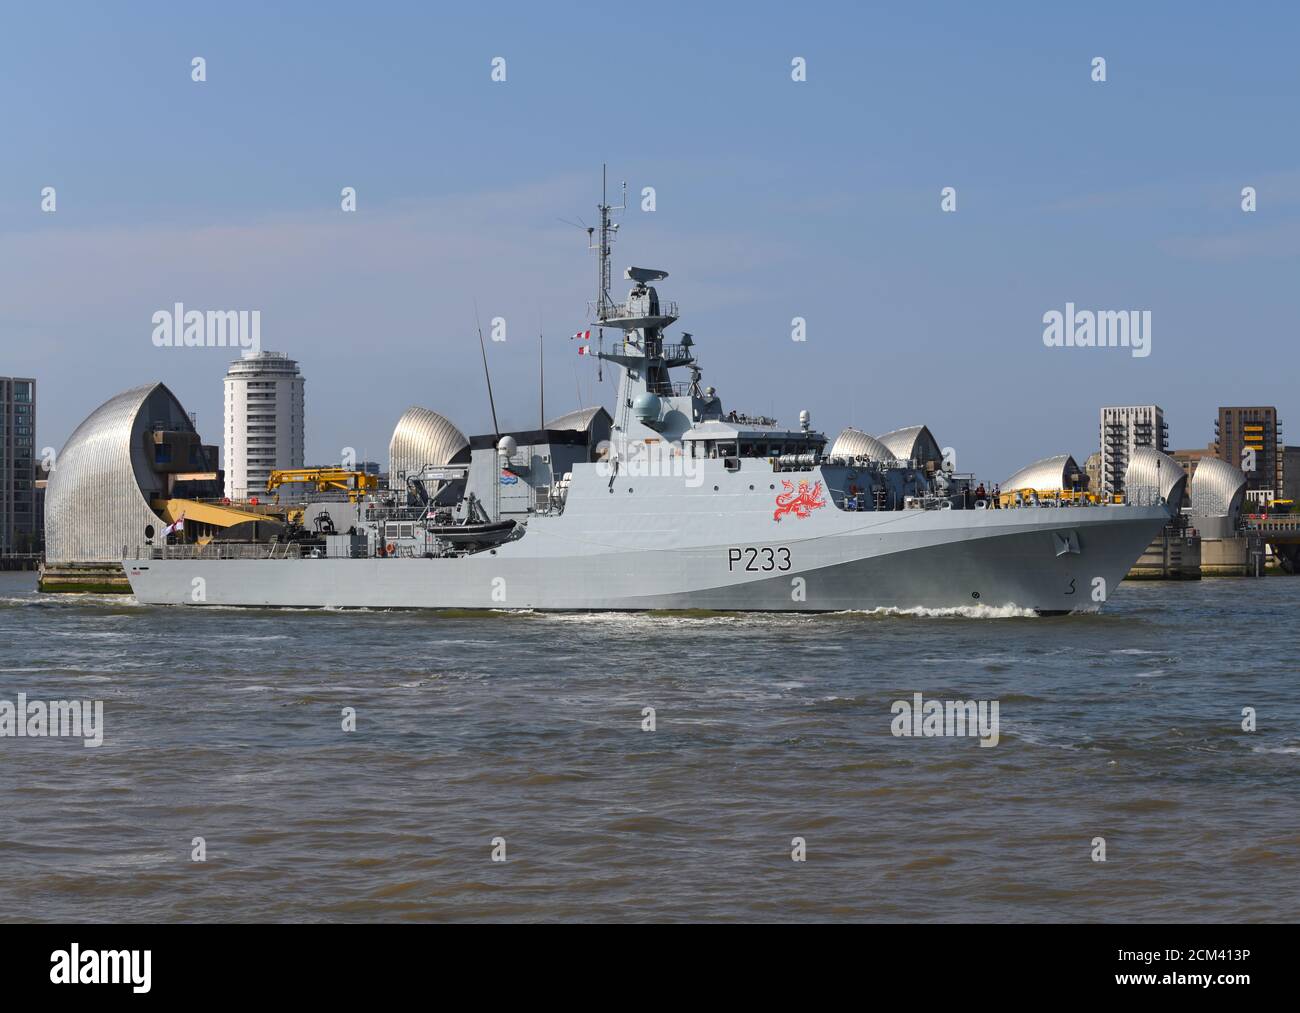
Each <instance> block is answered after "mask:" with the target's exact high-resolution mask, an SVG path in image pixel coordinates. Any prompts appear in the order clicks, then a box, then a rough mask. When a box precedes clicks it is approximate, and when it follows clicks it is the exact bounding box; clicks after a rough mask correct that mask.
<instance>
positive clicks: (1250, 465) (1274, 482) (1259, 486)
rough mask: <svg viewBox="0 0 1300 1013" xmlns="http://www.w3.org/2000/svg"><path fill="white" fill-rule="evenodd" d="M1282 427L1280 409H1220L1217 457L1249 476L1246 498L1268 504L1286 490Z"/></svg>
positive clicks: (1215, 435) (1259, 407)
mask: <svg viewBox="0 0 1300 1013" xmlns="http://www.w3.org/2000/svg"><path fill="white" fill-rule="evenodd" d="M1281 444H1282V424H1281V423H1280V422H1278V420H1277V409H1276V408H1273V407H1265V406H1263V405H1256V406H1253V407H1245V408H1220V409H1219V417H1218V418H1217V419H1216V420H1215V423H1214V456H1215V457H1218V458H1219V459H1220V460H1223V461H1226V462H1227V463H1228V464H1231V465H1232V466H1233V467H1234V468H1240V469H1241V470H1242V471H1244V472H1245V473H1246V498H1247V499H1250V500H1254V501H1255V502H1263V503H1268V502H1271V501H1272V500H1274V499H1276V498H1279V497H1280V496H1281V495H1282V489H1283V487H1284V481H1283V479H1284V476H1283V467H1284V465H1283V457H1282V449H1283V448H1282V445H1281Z"/></svg>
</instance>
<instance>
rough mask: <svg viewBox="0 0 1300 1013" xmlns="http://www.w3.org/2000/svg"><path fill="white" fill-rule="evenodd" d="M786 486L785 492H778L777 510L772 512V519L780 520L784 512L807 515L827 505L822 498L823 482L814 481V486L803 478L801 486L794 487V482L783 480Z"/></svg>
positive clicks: (800, 482)
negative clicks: (809, 484)
mask: <svg viewBox="0 0 1300 1013" xmlns="http://www.w3.org/2000/svg"><path fill="white" fill-rule="evenodd" d="M781 484H782V485H783V486H785V492H779V493H777V494H776V510H774V511H773V512H772V520H774V521H779V520H780V519H781V517H782V516H783V515H784V514H794V515H795V516H796V517H807V516H809V515H810V514H811V513H812V512H813V511H814V510H817V509H818V508H820V507H824V506H825V505H826V501H825V500H824V499H822V484H821V483H820V482H814V483H813V485H812V488H809V487H808V480H807V479H805V478H801V479H800V480H799V488H798V489H796V488H795V487H794V483H793V482H787V481H786V480H785V479H782V480H781Z"/></svg>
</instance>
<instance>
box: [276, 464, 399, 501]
mask: <svg viewBox="0 0 1300 1013" xmlns="http://www.w3.org/2000/svg"><path fill="white" fill-rule="evenodd" d="M291 482H305V483H307V484H309V485H314V486H315V487H316V491H317V492H330V491H341V492H345V493H347V494H348V502H349V503H355V502H357V501H358V500H359V499H361V498H362V497H363V496H365V495H366V494H367V493H371V492H375V491H376V490H378V488H379V478H378V476H376V475H371V474H370V473H369V472H365V471H348V470H347V469H346V468H285V469H282V470H279V471H273V472H271V477H270V478H268V479H267V480H266V491H267V492H276V491H277V490H278V489H279V488H280V486H282V485H284V484H286V483H291Z"/></svg>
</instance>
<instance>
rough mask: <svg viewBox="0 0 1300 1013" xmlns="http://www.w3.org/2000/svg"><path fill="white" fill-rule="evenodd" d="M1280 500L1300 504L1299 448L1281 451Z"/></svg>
mask: <svg viewBox="0 0 1300 1013" xmlns="http://www.w3.org/2000/svg"><path fill="white" fill-rule="evenodd" d="M1282 498H1283V499H1289V500H1290V501H1291V502H1292V503H1300V447H1286V448H1285V449H1284V450H1283V451H1282ZM1293 509H1294V508H1293Z"/></svg>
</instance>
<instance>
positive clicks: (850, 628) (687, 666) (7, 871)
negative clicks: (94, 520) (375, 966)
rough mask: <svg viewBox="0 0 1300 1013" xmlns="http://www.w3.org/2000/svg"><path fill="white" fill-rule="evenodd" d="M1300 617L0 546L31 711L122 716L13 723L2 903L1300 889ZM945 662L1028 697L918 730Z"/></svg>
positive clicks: (985, 689) (384, 907)
mask: <svg viewBox="0 0 1300 1013" xmlns="http://www.w3.org/2000/svg"><path fill="white" fill-rule="evenodd" d="M1297 618H1300V579H1294V578H1287V577H1270V578H1266V579H1264V580H1206V581H1202V582H1200V583H1199V584H1156V583H1149V584H1131V583H1125V584H1124V585H1123V586H1122V587H1121V588H1120V589H1119V591H1118V592H1117V593H1116V594H1115V595H1114V597H1113V599H1112V601H1111V603H1110V604H1109V605H1108V607H1107V611H1106V612H1105V613H1103V614H1101V615H1099V616H1081V617H1061V618H1036V617H1029V616H1019V615H1010V616H1004V615H1002V614H1000V613H996V612H993V613H990V612H987V611H985V612H981V613H963V614H947V615H908V614H903V615H899V614H840V615H828V616H815V617H810V616H803V617H800V616H754V615H749V616H745V615H629V614H595V615H541V614H525V615H519V614H486V615H454V614H451V615H447V614H430V613H418V612H307V611H274V610H239V609H201V610H190V609H185V610H178V609H165V608H154V607H144V606H140V605H138V604H136V603H135V602H134V600H133V599H130V598H116V597H68V596H42V595H38V594H36V592H35V590H34V575H33V574H29V573H0V708H3V702H4V701H9V702H10V703H11V704H14V705H15V706H16V702H17V700H18V694H20V693H22V694H25V696H26V698H27V700H28V701H33V700H40V701H51V700H85V701H92V702H93V701H99V702H101V703H102V713H103V723H102V728H101V729H100V732H101V733H102V744H101V745H99V746H97V747H87V746H85V745H83V739H82V738H76V737H69V736H63V737H48V736H47V737H39V736H35V737H34V736H24V737H17V736H14V735H9V736H6V737H3V738H0V761H2V762H3V770H4V774H5V776H4V778H3V780H2V781H0V785H2V786H0V794H2V802H0V867H2V868H3V874H2V875H0V918H3V919H5V920H10V921H31V920H42V921H44V920H50V921H56V920H58V921H157V920H162V921H187V922H201V921H293V922H303V921H335V920H342V921H423V920H480V921H482V920H529V921H535V920H597V921H606V920H608V921H617V920H701V921H708V920H761V921H787V920H857V921H913V920H921V921H1040V920H1042V921H1061V920H1068V921H1079V920H1082V921H1093V920H1095V921H1141V920H1169V919H1180V920H1181V919H1191V920H1210V921H1251V920H1265V921H1280V920H1294V919H1295V918H1296V916H1297V913H1298V912H1300V806H1298V805H1297V801H1298V796H1300V790H1298V786H1300V777H1298V776H1297V775H1298V774H1300V702H1298V700H1297V692H1296V690H1297V685H1300V659H1298V658H1297V651H1296V648H1295V646H1294V645H1295V642H1296V641H1295V632H1294V631H1295V623H1296V621H1297ZM914 693H921V694H923V698H924V699H937V700H940V701H943V700H977V701H980V700H982V701H988V702H994V701H996V703H997V705H998V720H999V734H998V741H997V744H996V745H993V746H988V747H985V746H981V745H980V741H979V740H978V738H976V737H972V736H969V735H965V736H947V737H945V736H896V735H894V734H893V733H892V731H891V724H892V723H893V722H894V719H895V714H894V711H893V710H892V709H891V708H892V705H893V703H894V702H895V701H900V700H903V701H908V702H911V701H913V700H914V697H913V694H914ZM647 707H650V708H654V721H655V729H654V730H653V731H647V730H643V722H644V721H645V720H646V718H645V717H644V716H643V714H644V708H647ZM1246 707H1251V708H1254V711H1255V715H1256V722H1257V724H1256V730H1255V731H1253V732H1248V731H1243V729H1242V721H1243V716H1242V712H1243V708H1246ZM346 708H352V709H354V711H355V730H353V731H345V730H344V729H343V724H344V716H343V715H344V712H345V709H346ZM92 710H93V706H92ZM195 838H202V839H203V848H204V854H203V858H204V860H203V861H195V860H194V858H195V849H196V847H197V845H196V844H195ZM794 838H802V839H803V841H804V847H805V852H806V855H805V857H806V860H805V861H793V860H792V858H791V854H792V850H793V849H794V844H793V841H794ZM1097 838H1103V839H1104V842H1105V849H1106V860H1105V861H1104V862H1100V861H1094V860H1093V858H1094V854H1095V851H1096V847H1097V845H1096V843H1095V840H1096V839H1097ZM494 839H503V840H504V845H502V844H500V843H498V844H496V845H494V844H493V841H494ZM502 850H504V858H505V860H504V861H494V860H493V856H494V851H495V852H496V856H497V857H502V856H501V851H502Z"/></svg>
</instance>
